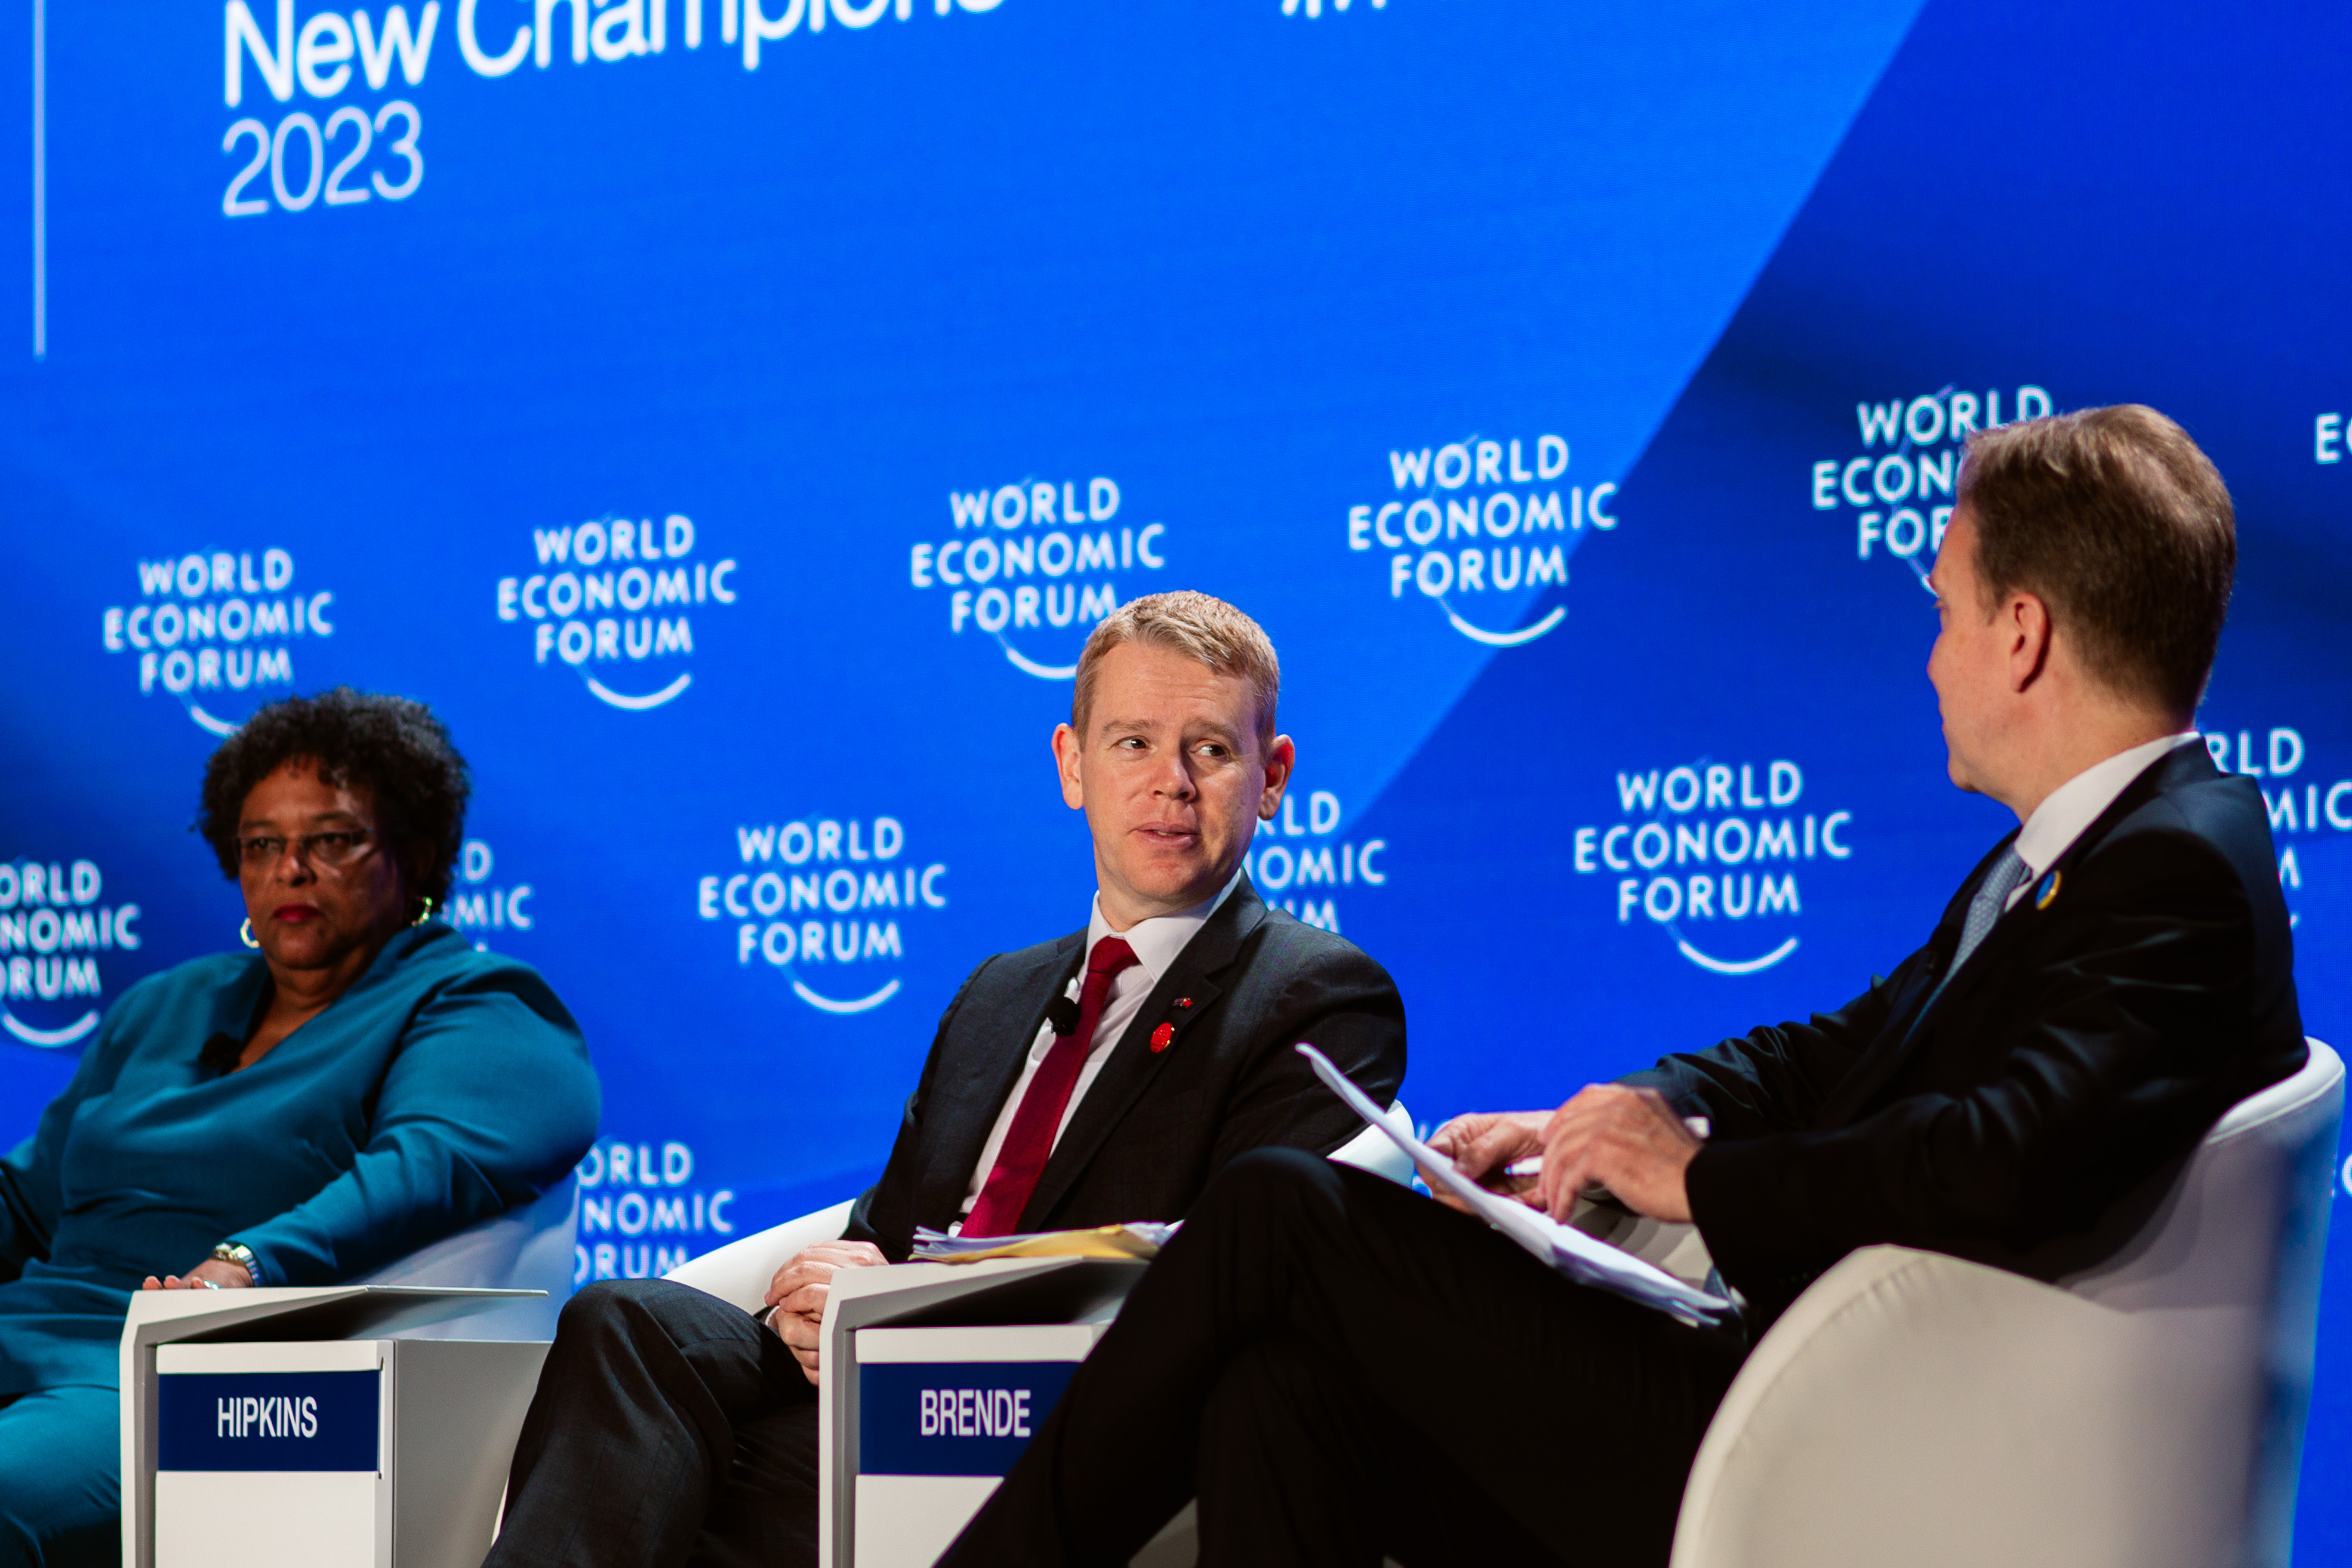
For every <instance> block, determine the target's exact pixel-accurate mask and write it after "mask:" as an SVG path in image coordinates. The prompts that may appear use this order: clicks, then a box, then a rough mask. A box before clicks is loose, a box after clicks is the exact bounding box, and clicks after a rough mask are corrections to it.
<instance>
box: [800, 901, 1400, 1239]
mask: <svg viewBox="0 0 2352 1568" xmlns="http://www.w3.org/2000/svg"><path fill="white" fill-rule="evenodd" d="M1085 942H1086V933H1085V932H1083V931H1079V932H1074V933H1072V934H1071V935H1070V936H1065V937H1062V938H1061V939H1060V940H1058V941H1054V942H1044V943H1040V944H1038V945H1037V946H1034V947H1024V948H1023V949H1022V950H1021V951H1020V952H1018V953H1002V954H999V955H998V956H995V957H993V958H990V959H988V960H987V961H985V962H984V963H982V965H981V966H980V967H979V968H977V969H974V970H973V971H972V972H971V977H969V978H967V979H966V980H965V981H964V983H963V988H962V989H961V990H959V991H958V992H957V993H956V996H955V1000H953V1001H951V1002H950V1003H949V1004H948V1010H947V1013H946V1015H945V1016H944V1017H942V1018H941V1019H940V1029H939V1034H938V1035H937V1037H936V1038H934V1039H933V1040H932V1041H931V1053H930V1056H929V1059H928V1060H927V1061H925V1062H924V1063H923V1075H922V1078H921V1080H920V1081H919V1082H918V1083H917V1084H916V1085H915V1092H914V1093H913V1094H911V1095H910V1096H908V1100H907V1111H906V1115H905V1118H904V1120H903V1121H902V1122H901V1123H900V1124H899V1128H898V1143H897V1145H895V1146H894V1147H893V1148H892V1149H891V1151H890V1163H889V1164H888V1165H887V1166H885V1167H884V1169H883V1172H882V1179H881V1180H880V1181H878V1182H877V1183H876V1184H875V1185H874V1186H873V1187H872V1188H871V1189H870V1190H869V1191H867V1192H866V1195H865V1196H864V1197H861V1198H859V1199H858V1200H857V1207H856V1212H855V1213H854V1215H853V1216H852V1218H851V1219H850V1224H849V1228H848V1231H847V1232H846V1235H847V1238H848V1239H851V1240H856V1241H870V1242H873V1243H874V1244H875V1245H876V1246H877V1247H879V1248H881V1249H882V1250H883V1252H884V1253H885V1254H887V1256H888V1257H890V1258H891V1259H892V1260H901V1261H902V1260H905V1258H906V1256H907V1252H908V1247H909V1246H910V1245H911V1243H912V1239H913V1236H914V1230H915V1227H917V1226H918V1225H928V1226H931V1227H933V1228H936V1229H940V1230H944V1229H946V1228H948V1226H950V1224H952V1223H953V1222H954V1221H955V1219H956V1218H957V1217H958V1216H959V1215H960V1214H961V1211H962V1207H963V1195H964V1190H965V1188H966V1187H967V1186H970V1185H971V1174H972V1169H973V1167H974V1166H977V1165H978V1164H979V1161H980V1151H981V1145H982V1144H984V1143H985V1142H987V1140H988V1133H989V1129H990V1128H991V1127H992V1126H994V1125H995V1124H996V1117H997V1113H999V1112H1000V1111H1002V1110H1003V1106H1004V1102H1005V1099H1006V1097H1007V1096H1008V1095H1010V1094H1011V1093H1012V1092H1013V1083H1014V1082H1015V1081H1016V1080H1017V1079H1018V1078H1019V1077H1020V1075H1021V1061H1022V1058H1023V1057H1024V1055H1026V1054H1027V1053H1028V1051H1029V1047H1030V1045H1031V1044H1032V1043H1033V1042H1034V1040H1035V1039H1036V1036H1037V1030H1038V1029H1039V1027H1040V1026H1041V1025H1042V1024H1044V1022H1045V1005H1046V1003H1047V1002H1049V1001H1051V1000H1052V999H1053V998H1055V997H1057V996H1060V995H1061V994H1062V989H1063V988H1064V987H1065V986H1066V985H1067V984H1068V983H1069V980H1070V977H1072V976H1074V975H1076V973H1077V971H1078V966H1079V964H1080V962H1081V961H1082V959H1083V957H1084V954H1083V951H1082V949H1083V947H1084V945H1085ZM1187 999H1189V1001H1190V1003H1191V1005H1190V1006H1183V1005H1180V1004H1181V1002H1182V1001H1184V1000H1187ZM1163 1022H1164V1023H1167V1024H1170V1025H1171V1026H1173V1028H1174V1030H1175V1037H1174V1039H1173V1040H1171V1042H1170V1043H1169V1045H1168V1047H1167V1049H1165V1050H1164V1051H1153V1050H1152V1049H1151V1040H1150V1037H1151V1033H1152V1031H1153V1030H1155V1029H1156V1028H1158V1027H1159V1025H1160V1024H1161V1023H1163ZM1299 1040H1307V1041H1309V1042H1311V1043H1312V1044H1314V1045H1316V1046H1317V1047H1318V1048H1319V1049H1320V1050H1321V1051H1323V1052H1324V1054H1326V1055H1328V1057H1330V1059H1331V1060H1332V1061H1334V1062H1336V1063H1338V1064H1339V1068H1340V1070H1341V1071H1344V1072H1346V1073H1347V1074H1348V1076H1349V1078H1351V1079H1353V1080H1354V1081H1355V1082H1357V1084H1358V1085H1360V1087H1361V1088H1362V1089H1363V1091H1364V1092H1366V1093H1367V1094H1370V1096H1371V1097H1372V1098H1373V1099H1374V1100H1376V1101H1378V1102H1379V1103H1381V1104H1383V1105H1386V1104H1389V1103H1391V1102H1393V1101H1394V1100H1395V1099H1396V1093H1397V1089H1398V1086H1399V1085H1401V1084H1402V1082H1404V1002H1403V1000H1402V998H1400V997H1398V995H1397V990H1396V986H1395V984H1394V983H1393V982H1392V981H1391V980H1390V978H1389V977H1388V971H1386V970H1385V969H1382V968H1381V967H1380V966H1379V965H1378V964H1375V963H1374V962H1372V960H1371V959H1370V958H1368V957H1366V956H1364V954H1363V953H1362V952H1361V951H1360V949H1358V948H1357V947H1356V946H1354V945H1353V944H1352V943H1349V942H1347V941H1345V940H1343V939H1342V938H1340V937H1339V936H1334V935H1332V934H1331V933H1329V932H1328V931H1319V930H1317V929H1316V928H1315V927H1313V926H1311V925H1302V924H1301V923H1300V922H1299V921H1297V920H1296V919H1294V918H1292V917H1291V916H1290V915H1286V914H1284V913H1283V912H1282V911H1281V910H1279V909H1269V908H1267V907H1266V906H1265V903H1264V902H1263V901H1262V900H1260V899H1259V897H1258V895H1257V890H1256V889H1255V888H1254V887H1252V886H1251V885H1250V883H1249V879H1248V878H1247V877H1244V878H1243V879H1242V882H1241V884H1240V885H1239V886H1238V887H1236V888H1234V891H1233V895H1232V896H1231V897H1229V898H1227V899H1226V900H1225V902H1224V903H1223V905H1221V906H1220V907H1219V908H1218V910H1217V912H1216V913H1215V914H1214V915H1211V916H1210V917H1209V918H1208V920H1207V921H1206V922H1205V923H1204V924H1202V927H1201V929H1200V930H1199V931H1197V932H1195V933H1194V934H1193V936H1192V941H1191V942H1189V943H1187V944H1186V945H1185V947H1184V950H1183V952H1182V953H1181V954H1180V955H1179V956H1177V959H1176V962H1175V963H1174V964H1173V965H1171V967H1170V968H1169V970H1168V973H1167V974H1166V975H1164V976H1162V977H1160V984H1159V986H1158V987H1157V988H1154V989H1153V991H1152V993H1151V995H1150V997H1148V998H1145V1000H1144V1004H1143V1010H1142V1011H1141V1012H1139V1013H1138V1014H1137V1015H1136V1016H1135V1021H1134V1022H1133V1023H1132V1024H1130V1025H1129V1027H1128V1030H1127V1032H1126V1033H1125V1034H1124V1035H1122V1036H1121V1037H1120V1038H1119V1041H1118V1044H1117V1045H1116V1046H1114V1047H1113V1048H1112V1050H1111V1054H1110V1057H1109V1059H1108V1061H1105V1062H1104V1063H1103V1066H1102V1071H1100V1072H1099V1073H1097V1075H1096V1078H1095V1081H1094V1082H1093V1084H1092V1085H1091V1086H1089V1087H1088V1089H1087V1093H1086V1097H1085V1098H1084V1099H1082V1100H1080V1101H1079V1102H1078V1107H1077V1110H1076V1113H1073V1114H1072V1116H1071V1118H1070V1124H1069V1126H1068V1128H1067V1130H1066V1131H1065V1132H1064V1133H1063V1134H1062V1137H1061V1140H1060V1141H1059V1142H1058V1143H1056V1144H1055V1145H1054V1153H1053V1156H1052V1157H1051V1158H1050V1159H1048V1160H1047V1161H1046V1162H1045V1173H1044V1174H1043V1175H1042V1176H1040V1177H1039V1178H1038V1182H1037V1190H1036V1191H1035V1193H1034V1194H1033V1195H1032V1196H1031V1197H1030V1200H1029V1206H1028V1207H1027V1208H1025V1209H1024V1210H1023V1211H1022V1215H1021V1223H1020V1228H1021V1229H1023V1230H1024V1231H1031V1230H1066V1229H1074V1228H1079V1227H1083V1226H1094V1225H1116V1224H1120V1223H1123V1222H1125V1221H1127V1220H1131V1219H1159V1220H1168V1219H1181V1218H1183V1217H1184V1211H1185V1209H1186V1208H1188V1207H1191V1205H1192V1200H1193V1198H1195V1197H1198V1196H1199V1195H1200V1192H1201V1189H1202V1187H1203V1186H1206V1185H1207V1184H1208V1180H1209V1178H1210V1177H1211V1176H1213V1175H1215V1174H1216V1173H1217V1171H1218V1170H1219V1169H1220V1168H1221V1167H1223V1165H1224V1164H1225V1162H1226V1161H1228V1160H1230V1159H1232V1158H1233V1157H1234V1155H1239V1154H1242V1153H1244V1151H1246V1150H1249V1149H1254V1148H1258V1147H1261V1146H1264V1145H1283V1146H1287V1147H1291V1148H1300V1149H1311V1150H1313V1151H1315V1152H1316V1153H1318V1154H1328V1153H1329V1152H1330V1151H1331V1150H1333V1149H1336V1148H1338V1147H1339V1145H1342V1144H1344V1143H1346V1142H1347V1141H1348V1140H1349V1138H1351V1137H1353V1136H1355V1135H1356V1134H1357V1133H1358V1132H1360V1130H1361V1128H1362V1124H1361V1123H1360V1122H1358V1121H1357V1119H1356V1117H1355V1114H1354V1113H1352V1112H1350V1111H1349V1109H1348V1108H1347V1106H1345V1105H1344V1104H1342V1103H1340V1101H1339V1097H1338V1096H1337V1095H1335V1094H1333V1093H1332V1092H1330V1091H1329V1090H1328V1089H1326V1088H1324V1087H1323V1085H1322V1083H1321V1082H1318V1080H1317V1079H1316V1077H1315V1075H1314V1072H1313V1071H1311V1070H1310V1069H1309V1068H1308V1067H1307V1062H1306V1061H1305V1059H1304V1058H1302V1057H1300V1056H1299V1054H1298V1053H1297V1051H1293V1050H1292V1049H1291V1047H1292V1045H1294V1044H1295V1043H1297V1041H1299Z"/></svg>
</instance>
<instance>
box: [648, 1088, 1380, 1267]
mask: <svg viewBox="0 0 2352 1568" xmlns="http://www.w3.org/2000/svg"><path fill="white" fill-rule="evenodd" d="M1381 1120H1383V1121H1385V1122H1387V1123H1388V1124H1391V1126H1393V1127H1395V1128H1397V1129H1398V1130H1399V1131H1400V1132H1408V1133H1409V1132H1411V1131H1412V1114H1411V1113H1409V1112H1407V1111H1406V1110H1405V1108H1404V1102H1403V1101H1402V1100H1400V1101H1398V1102H1397V1103H1395V1104H1393V1105H1391V1106H1390V1107H1389V1109H1388V1113H1387V1114H1386V1115H1385V1116H1383V1117H1382V1118H1381ZM1331 1157H1332V1158H1333V1159H1335V1160H1338V1161H1339V1163H1340V1164H1342V1165H1349V1166H1356V1167H1357V1168H1359V1169H1360V1170H1368V1171H1370V1172H1372V1173H1373V1174H1374V1175H1375V1176H1386V1177H1388V1179H1389V1180H1391V1181H1392V1182H1397V1183H1399V1184H1403V1183H1406V1182H1410V1181H1411V1180H1412V1164H1411V1162H1409V1161H1408V1160H1406V1158H1405V1157H1404V1155H1403V1154H1402V1152H1400V1151H1399V1150H1398V1148H1397V1146H1396V1145H1394V1144H1392V1143H1391V1142H1389V1140H1388V1139H1387V1138H1386V1137H1384V1136H1383V1135H1381V1132H1380V1131H1379V1129H1377V1128H1373V1127H1367V1128H1365V1129H1364V1130H1363V1131H1362V1132H1360V1133H1359V1134H1356V1136H1355V1137H1354V1138H1352V1139H1350V1140H1349V1142H1348V1144H1347V1145H1345V1146H1343V1147H1341V1148H1339V1149H1338V1150H1336V1151H1334V1152H1333V1154H1332V1155H1331ZM851 1207H852V1204H851V1203H836V1204H835V1205H834V1206H833V1207H831V1208H820V1209H818V1210H816V1212H814V1214H803V1215H802V1216H801V1217H800V1218H798V1219H788V1220H786V1221H784V1223H782V1225H778V1226H772V1227H771V1228H768V1229H766V1230H762V1231H761V1232H760V1233H759V1234H758V1235H756V1236H746V1237H744V1238H743V1239H741V1240H740V1241H730V1242H729V1243H728V1244H727V1245H726V1246H724V1247H721V1248H719V1249H717V1250H715V1251H711V1252H706V1253H704V1254H703V1255H702V1256H701V1257H699V1258H696V1259H693V1260H690V1261H688V1262H687V1263H684V1264H682V1265H680V1266H679V1267H677V1268H676V1269H672V1270H670V1271H669V1272H668V1273H667V1274H665V1275H663V1276H662V1278H664V1279H666V1280H675V1281H677V1283H679V1284H681V1285H691V1286H693V1287H694V1288H695V1289H696V1290H698V1291H704V1292H706V1293H707V1294H709V1295H713V1296H717V1297H718V1298H719V1300H720V1301H732V1302H733V1303H734V1304H735V1305H737V1306H739V1307H741V1308H742V1309H743V1310H744V1311H746V1312H751V1311H756V1310H757V1309H758V1308H759V1307H760V1306H761V1304H762V1303H763V1302H765V1301H766V1300H767V1297H768V1282H769V1281H771V1280H772V1279H774V1278H775V1276H776V1270H779V1269H781V1268H782V1267H783V1266H784V1264H785V1262H786V1261H787V1260H790V1259H791V1257H792V1256H793V1253H795V1252H798V1251H800V1250H801V1249H803V1248H805V1247H814V1246H815V1245H816V1244H817V1243H818V1242H820V1241H837V1240H839V1239H841V1233H842V1231H843V1230H844V1229H845V1228H847V1227H848V1225H849V1210H850V1208H851Z"/></svg>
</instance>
